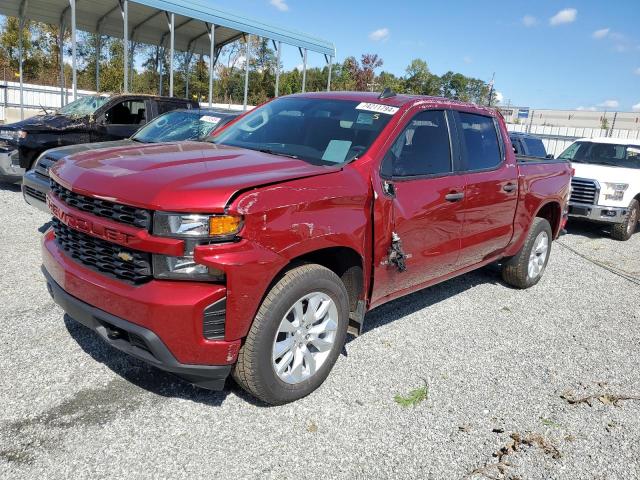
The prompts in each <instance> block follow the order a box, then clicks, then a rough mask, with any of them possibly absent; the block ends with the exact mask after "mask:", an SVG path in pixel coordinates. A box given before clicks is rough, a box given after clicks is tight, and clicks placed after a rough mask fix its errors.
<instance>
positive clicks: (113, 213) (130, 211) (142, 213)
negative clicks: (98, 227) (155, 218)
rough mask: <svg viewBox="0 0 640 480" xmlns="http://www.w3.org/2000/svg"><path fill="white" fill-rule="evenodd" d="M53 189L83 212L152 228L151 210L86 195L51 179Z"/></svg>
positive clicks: (63, 199)
mask: <svg viewBox="0 0 640 480" xmlns="http://www.w3.org/2000/svg"><path fill="white" fill-rule="evenodd" d="M51 190H52V191H53V193H54V194H55V195H56V196H57V197H58V198H59V199H60V200H62V201H63V202H64V203H66V204H67V205H70V206H72V207H74V208H77V209H78V210H82V211H83V212H89V213H92V214H94V215H97V216H98V217H105V218H110V219H111V220H115V221H116V222H119V223H126V224H127V225H133V226H134V227H140V228H144V229H146V230H149V229H150V228H151V212H150V211H148V210H144V209H142V208H136V207H130V206H128V205H122V204H119V203H113V202H108V201H106V200H100V199H99V198H92V197H85V196H84V195H80V194H78V193H74V192H72V191H71V190H67V189H66V188H64V187H63V186H62V185H59V184H58V183H56V182H54V181H53V180H52V181H51Z"/></svg>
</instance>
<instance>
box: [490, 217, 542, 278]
mask: <svg viewBox="0 0 640 480" xmlns="http://www.w3.org/2000/svg"><path fill="white" fill-rule="evenodd" d="M551 239H552V232H551V225H549V222H548V221H547V220H545V219H544V218H538V217H537V218H534V220H533V225H532V226H531V230H530V231H529V234H528V235H527V239H526V240H525V242H524V245H523V246H522V249H521V250H520V251H519V252H518V254H517V255H516V256H514V257H512V258H510V259H509V260H508V261H507V262H506V263H504V265H503V266H502V279H503V280H504V281H505V282H506V283H508V284H509V285H512V286H514V287H516V288H529V287H532V286H534V285H535V284H536V283H538V282H539V281H540V279H541V278H542V274H543V273H544V271H545V269H546V268H547V262H548V261H549V255H550V254H551Z"/></svg>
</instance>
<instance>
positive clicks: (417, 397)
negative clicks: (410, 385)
mask: <svg viewBox="0 0 640 480" xmlns="http://www.w3.org/2000/svg"><path fill="white" fill-rule="evenodd" d="M428 397H429V385H427V383H426V382H425V384H424V386H422V387H420V388H416V389H414V390H411V391H410V392H409V394H408V395H407V396H406V397H403V396H402V395H400V394H398V395H396V396H395V397H393V399H394V400H395V402H396V403H397V404H398V405H400V406H401V407H405V408H406V407H415V406H416V405H418V404H419V403H420V402H423V401H425V400H426V399H427V398H428Z"/></svg>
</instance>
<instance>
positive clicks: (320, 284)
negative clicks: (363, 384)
mask: <svg viewBox="0 0 640 480" xmlns="http://www.w3.org/2000/svg"><path fill="white" fill-rule="evenodd" d="M348 319H349V297H348V294H347V291H346V289H345V287H344V284H343V283H342V281H341V280H340V278H339V277H338V276H337V275H336V274H335V273H333V272H332V271H331V270H329V269H327V268H325V267H322V266H320V265H302V266H299V267H296V268H293V269H291V270H289V271H288V272H287V273H285V274H284V276H283V277H282V278H281V279H280V280H279V281H278V282H277V283H276V284H275V285H274V286H273V288H272V289H271V290H270V291H269V293H268V295H267V297H266V298H265V299H264V301H263V302H262V305H261V306H260V309H259V310H258V314H257V315H256V318H255V320H254V322H253V325H252V326H251V329H250V331H249V334H248V335H247V338H246V341H245V343H244V345H243V346H242V348H241V349H240V353H239V354H238V362H237V363H236V365H235V367H234V370H233V376H234V378H235V380H236V381H237V382H238V384H239V385H240V386H241V387H242V388H244V389H245V390H247V391H248V392H249V393H251V394H252V395H254V396H255V397H257V398H259V399H260V400H262V401H263V402H266V403H269V404H272V405H279V404H283V403H288V402H292V401H294V400H297V399H299V398H302V397H304V396H306V395H308V394H310V393H311V392H313V391H314V390H315V389H316V388H318V387H319V386H320V385H321V384H322V382H324V380H325V379H326V378H327V376H328V375H329V372H330V371H331V369H332V368H333V365H334V364H335V362H336V360H337V358H338V356H339V355H340V351H341V350H342V347H343V345H344V341H345V337H346V332H347V324H348Z"/></svg>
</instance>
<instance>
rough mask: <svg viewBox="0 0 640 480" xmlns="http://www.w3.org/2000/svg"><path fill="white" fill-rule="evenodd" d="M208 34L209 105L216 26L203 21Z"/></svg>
mask: <svg viewBox="0 0 640 480" xmlns="http://www.w3.org/2000/svg"><path fill="white" fill-rule="evenodd" d="M205 25H206V27H207V33H208V34H209V107H212V106H213V62H214V55H215V50H216V26H215V25H214V24H212V23H205Z"/></svg>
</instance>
